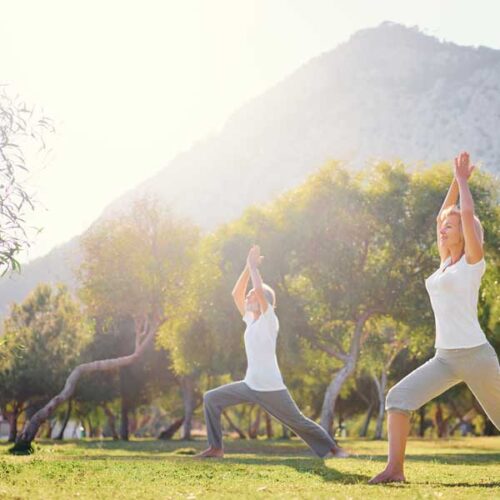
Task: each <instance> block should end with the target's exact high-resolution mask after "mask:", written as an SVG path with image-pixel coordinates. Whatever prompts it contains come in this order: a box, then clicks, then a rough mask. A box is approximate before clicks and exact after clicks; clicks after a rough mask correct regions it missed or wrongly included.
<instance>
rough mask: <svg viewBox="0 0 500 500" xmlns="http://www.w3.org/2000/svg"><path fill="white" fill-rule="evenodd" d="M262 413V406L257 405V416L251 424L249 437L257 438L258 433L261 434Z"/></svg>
mask: <svg viewBox="0 0 500 500" xmlns="http://www.w3.org/2000/svg"><path fill="white" fill-rule="evenodd" d="M261 413H262V409H261V408H260V406H257V416H256V417H255V420H254V421H253V422H252V424H251V425H250V429H249V431H248V437H249V438H250V439H257V435H258V434H259V427H260V416H261Z"/></svg>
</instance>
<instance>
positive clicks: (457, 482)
mask: <svg viewBox="0 0 500 500" xmlns="http://www.w3.org/2000/svg"><path fill="white" fill-rule="evenodd" d="M341 444H342V445H343V446H345V447H346V448H347V449H349V450H351V451H352V452H353V453H355V454H356V456H355V457H353V458H348V459H330V460H326V461H325V462H323V461H322V460H320V459H318V458H315V457H313V456H311V455H310V454H309V452H308V449H307V448H306V447H305V445H303V444H302V443H301V442H300V441H297V440H292V441H288V442H287V441H279V440H276V441H266V440H260V441H229V440H228V441H226V458H225V459H223V460H210V461H200V460H195V459H193V458H192V457H191V456H190V455H189V454H188V453H192V452H193V451H194V449H196V450H201V449H203V448H204V445H205V442H204V441H192V442H182V441H173V442H159V441H154V440H140V441H131V442H128V443H124V442H112V441H96V440H92V441H89V440H88V441H69V442H63V443H56V442H54V441H42V442H41V443H39V444H37V445H36V453H35V454H34V455H32V456H20V457H15V456H10V455H8V454H7V448H8V445H7V444H6V443H2V444H1V445H0V498H1V499H2V500H3V499H12V498H29V499H35V498H50V499H65V500H66V499H70V498H92V499H108V498H112V499H121V498H140V499H150V498H151V499H152V498H154V499H168V498H186V499H201V498H203V499H205V498H238V499H239V498H252V499H253V498H286V499H291V498H311V499H321V498H338V499H344V498H362V499H377V498H426V499H427V498H429V499H430V498H443V499H444V498H453V499H457V500H458V499H461V498H481V499H488V500H489V499H496V498H498V499H500V437H492V438H457V439H452V440H439V441H438V440H433V441H431V440H411V441H410V442H409V445H408V461H407V469H406V475H407V479H408V481H409V482H408V483H407V484H401V485H386V486H370V485H368V484H366V482H367V480H368V479H369V478H370V477H371V476H372V475H374V474H375V473H376V472H378V471H380V470H381V468H382V466H383V464H384V463H385V453H386V443H385V442H374V441H367V440H354V439H353V440H351V439H345V440H343V441H342V442H341Z"/></svg>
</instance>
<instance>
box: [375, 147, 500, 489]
mask: <svg viewBox="0 0 500 500" xmlns="http://www.w3.org/2000/svg"><path fill="white" fill-rule="evenodd" d="M473 169H474V167H473V166H471V164H470V160H469V155H468V154H467V153H461V154H460V155H459V156H458V157H457V158H455V169H454V173H455V175H454V179H453V182H452V184H451V186H450V189H449V191H448V194H447V195H446V198H445V200H444V203H443V206H442V207H441V210H440V212H439V215H438V217H437V243H438V249H439V255H440V257H441V265H440V267H439V269H438V270H437V271H435V272H434V273H433V274H432V275H431V276H429V277H428V278H427V279H426V281H425V286H426V288H427V291H428V293H429V297H430V300H431V305H432V309H433V311H434V317H435V322H436V342H435V347H436V353H435V356H434V357H433V358H432V359H431V360H429V361H427V363H425V364H424V365H422V366H421V367H420V368H417V369H416V370H415V371H413V372H412V373H410V374H409V375H408V376H406V377H405V378H404V379H403V380H401V381H400V382H399V383H398V384H396V385H395V386H394V387H393V388H392V389H391V390H390V391H389V393H388V395H387V400H386V409H387V412H388V434H389V457H388V463H387V466H386V468H385V470H384V471H383V472H381V473H380V474H378V475H377V476H375V477H374V478H373V479H371V481H370V482H371V483H372V484H375V483H386V482H396V481H404V480H405V476H404V470H403V465H404V457H405V448H406V440H407V436H408V433H409V430H410V418H409V415H410V412H411V411H413V410H416V409H418V408H420V407H421V406H422V405H424V404H425V403H427V402H428V401H430V400H431V399H433V398H435V397H437V396H439V395H440V394H441V393H443V392H444V391H446V390H447V389H449V388H450V387H452V386H454V385H455V384H458V383H459V382H462V381H464V382H465V383H466V384H467V385H468V387H469V388H470V390H471V391H472V392H473V394H474V396H475V397H476V399H477V400H478V401H479V403H480V404H481V406H482V407H483V409H484V411H485V412H486V414H487V415H488V417H489V418H490V420H491V421H492V422H493V423H494V424H495V426H496V427H497V428H499V429H500V365H499V363H498V357H497V355H496V353H495V350H494V349H493V347H492V346H491V345H490V344H489V343H488V341H487V339H486V336H485V334H484V332H483V331H482V330H481V327H480V325H479V321H478V317H477V299H478V294H479V287H480V285H481V278H482V276H483V274H484V271H485V266H486V264H485V261H484V256H483V230H482V227H481V224H480V222H479V219H478V218H477V217H476V216H475V214H474V202H473V200H472V195H471V192H470V190H469V186H468V179H469V177H470V175H471V173H472V171H473ZM459 196H460V209H459V208H457V206H456V202H457V199H458V197H459Z"/></svg>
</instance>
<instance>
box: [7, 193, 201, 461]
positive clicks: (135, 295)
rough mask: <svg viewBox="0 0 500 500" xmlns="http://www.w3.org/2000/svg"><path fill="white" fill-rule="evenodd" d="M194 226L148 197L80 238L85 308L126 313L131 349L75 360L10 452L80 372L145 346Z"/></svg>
mask: <svg viewBox="0 0 500 500" xmlns="http://www.w3.org/2000/svg"><path fill="white" fill-rule="evenodd" d="M197 238H198V230H197V229H196V228H195V227H193V226H192V225H189V224H188V223H186V222H185V221H180V220H176V219H174V218H173V217H172V216H171V215H170V214H169V213H168V212H166V211H165V210H164V209H162V208H161V207H159V205H158V203H156V202H155V201H152V200H150V199H146V198H145V199H142V200H139V201H137V202H136V203H135V205H134V206H133V207H132V209H131V210H130V212H129V213H127V214H125V215H123V216H121V217H118V218H117V219H115V220H108V221H104V222H102V223H100V224H98V225H96V226H94V227H93V228H92V229H91V230H90V231H89V233H88V234H87V235H86V237H85V238H84V239H83V242H82V246H83V251H84V261H83V264H82V268H81V274H80V276H81V280H82V290H81V297H82V299H83V300H84V303H85V304H86V306H87V309H88V314H89V315H90V317H94V318H104V319H105V321H109V322H111V323H112V322H113V321H117V320H119V319H123V318H129V319H130V320H131V322H132V324H133V325H134V334H135V335H134V336H135V341H134V348H133V349H134V350H133V352H132V353H131V354H128V355H124V356H121V357H118V358H112V359H101V360H97V361H91V362H87V363H83V364H81V365H78V366H76V367H75V368H74V369H73V371H72V372H71V373H70V375H69V377H68V378H67V379H66V383H65V385H64V389H63V390H62V391H61V392H60V393H59V394H57V395H56V396H54V397H53V398H52V399H51V400H50V401H49V402H48V403H47V404H46V405H45V406H44V407H43V408H42V409H41V410H39V411H38V412H37V413H35V415H33V417H31V419H30V420H29V421H28V422H27V423H26V424H25V426H24V429H23V431H22V433H21V434H20V435H19V436H18V439H17V440H16V445H15V446H14V448H13V449H12V452H30V451H31V442H32V441H33V439H34V437H35V435H36V432H37V430H38V428H39V427H40V425H41V424H42V423H43V422H44V421H45V420H46V419H47V418H48V417H49V416H50V415H52V413H53V412H54V410H55V409H56V408H57V407H58V406H59V405H60V404H62V403H63V402H65V401H67V400H68V399H69V398H70V397H72V395H73V394H74V392H75V388H76V384H77V382H78V380H79V379H80V377H81V376H82V375H84V374H88V373H92V372H96V371H109V370H113V369H117V368H122V367H124V366H128V365H131V364H132V363H134V362H135V361H136V360H137V359H139V358H140V357H141V356H142V354H143V353H144V352H145V351H146V349H147V347H148V344H149V342H151V341H152V339H153V337H154V336H155V335H156V332H157V331H158V328H159V327H160V325H161V324H162V323H163V321H164V319H165V312H164V311H165V307H166V304H168V303H169V301H173V302H175V297H176V295H177V294H178V293H179V291H180V290H181V288H182V281H183V279H184V273H185V270H186V268H187V266H189V264H190V262H191V252H190V248H192V247H193V245H194V244H195V243H196V241H197Z"/></svg>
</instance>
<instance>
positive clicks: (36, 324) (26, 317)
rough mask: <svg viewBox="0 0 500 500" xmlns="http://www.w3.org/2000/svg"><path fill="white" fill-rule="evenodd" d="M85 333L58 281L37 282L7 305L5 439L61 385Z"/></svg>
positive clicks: (1, 361) (0, 361) (1, 377)
mask: <svg viewBox="0 0 500 500" xmlns="http://www.w3.org/2000/svg"><path fill="white" fill-rule="evenodd" d="M91 338H92V329H91V325H90V324H89V323H88V321H86V319H85V317H84V315H83V313H82V311H81V308H80V306H79V305H78V303H77V302H76V301H75V299H74V298H73V297H72V296H71V294H70V293H69V292H68V290H67V289H66V288H65V287H64V286H58V287H56V288H52V287H51V286H49V285H45V284H41V285H38V286H37V287H36V288H35V290H33V292H32V293H31V294H30V295H29V296H28V297H27V298H26V300H25V301H24V302H23V303H22V304H20V305H14V306H13V307H12V309H11V312H10V314H9V316H8V317H7V318H6V320H5V322H4V337H3V343H2V345H1V347H0V349H1V354H0V386H1V387H2V391H1V394H0V402H1V406H2V409H3V413H4V414H6V415H7V416H8V418H9V422H10V425H11V431H10V436H9V440H10V441H14V440H15V439H16V436H17V419H18V417H19V415H20V414H21V413H22V412H23V411H24V410H26V408H27V407H28V406H31V407H36V406H37V405H39V404H40V403H42V402H44V401H45V400H46V399H47V398H48V397H49V396H50V394H51V392H52V391H53V390H54V389H57V388H59V387H62V385H63V383H64V380H65V378H66V374H67V372H68V370H69V369H70V367H72V366H73V365H74V364H75V363H76V362H77V361H78V360H79V358H80V356H81V353H82V351H83V350H84V348H85V346H86V345H88V343H89V342H90V340H91Z"/></svg>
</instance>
